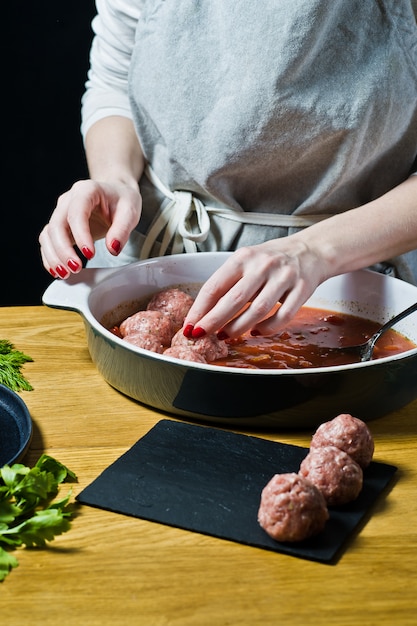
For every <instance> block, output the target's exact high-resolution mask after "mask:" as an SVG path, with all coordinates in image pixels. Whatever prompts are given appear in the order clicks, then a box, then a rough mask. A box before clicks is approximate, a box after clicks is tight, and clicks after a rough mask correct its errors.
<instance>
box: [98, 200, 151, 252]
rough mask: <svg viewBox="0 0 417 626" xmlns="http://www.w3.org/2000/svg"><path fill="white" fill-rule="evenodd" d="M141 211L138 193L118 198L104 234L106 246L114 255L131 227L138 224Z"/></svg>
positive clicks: (121, 247)
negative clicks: (108, 226) (109, 223)
mask: <svg viewBox="0 0 417 626" xmlns="http://www.w3.org/2000/svg"><path fill="white" fill-rule="evenodd" d="M141 211H142V198H141V196H140V194H134V195H131V194H127V195H126V196H123V197H121V198H119V199H118V201H117V204H116V210H115V212H114V216H112V222H111V225H110V228H109V230H108V231H107V234H106V247H107V249H108V250H109V252H110V253H111V254H113V255H115V256H117V255H118V254H119V252H120V251H121V250H122V249H123V247H124V246H125V245H126V243H127V241H128V239H129V236H130V234H131V232H132V231H133V229H134V228H135V227H136V226H137V225H138V223H139V219H140V215H141Z"/></svg>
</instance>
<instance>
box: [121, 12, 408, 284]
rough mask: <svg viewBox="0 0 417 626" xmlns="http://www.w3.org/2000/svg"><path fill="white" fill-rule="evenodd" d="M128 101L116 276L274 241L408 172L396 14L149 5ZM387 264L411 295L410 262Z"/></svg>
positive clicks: (403, 42) (404, 51) (404, 32)
mask: <svg viewBox="0 0 417 626" xmlns="http://www.w3.org/2000/svg"><path fill="white" fill-rule="evenodd" d="M129 87H130V99H131V106H132V111H133V117H134V121H135V124H136V128H137V132H138V136H139V139H140V141H141V144H142V147H143V150H144V154H145V157H146V159H147V162H148V164H149V168H148V169H147V171H146V174H145V176H144V177H143V180H142V181H141V190H142V194H143V215H142V218H141V221H140V224H139V226H138V230H137V231H136V232H135V233H134V234H133V235H132V237H131V240H130V242H129V244H128V245H127V246H126V248H125V250H124V251H123V253H122V255H121V256H120V257H119V258H118V260H117V262H118V263H120V264H121V263H127V262H131V261H133V260H136V259H137V258H145V257H148V256H155V255H159V254H166V253H169V252H171V253H172V252H173V253H176V252H182V251H183V250H184V251H186V252H187V251H191V250H232V249H236V248H237V247H240V246H243V245H252V244H256V243H260V242H262V241H265V240H266V239H272V238H277V237H281V236H286V235H288V234H289V233H292V232H295V231H296V230H298V229H300V228H304V227H306V226H309V225H311V224H313V223H315V222H317V221H319V220H321V219H323V218H326V217H328V216H330V215H333V214H335V213H340V212H343V211H346V210H348V209H350V208H353V207H356V206H360V205H362V204H364V203H366V202H368V201H370V200H372V199H374V198H377V197H379V196H381V195H382V194H383V193H385V192H386V191H388V190H389V189H391V188H393V187H395V186H396V185H398V184H399V183H400V182H402V181H403V180H405V179H406V178H407V177H408V175H409V174H410V172H411V171H412V169H413V164H414V162H415V159H416V153H417V29H416V23H415V20H414V16H413V13H412V9H411V4H410V3H409V2H407V1H406V0H379V1H378V0H366V1H365V2H364V0H332V1H331V2H330V1H329V0H265V1H264V0H259V1H257V2H254V1H253V0H251V1H249V0H240V1H239V2H232V1H231V0H201V1H198V2H197V1H195V0H181V1H178V0H177V1H174V0H165V1H164V0H159V1H155V0H152V1H149V2H145V3H144V10H143V15H142V16H141V19H140V22H139V23H138V26H137V32H136V41H135V48H134V51H133V57H132V62H131V69H130V76H129ZM414 167H415V166H414ZM416 209H417V206H416ZM416 247H417V244H416ZM387 261H388V263H387V266H388V267H391V266H394V267H395V268H396V270H397V274H399V275H400V276H401V277H402V278H404V279H406V280H409V281H412V282H416V283H417V252H415V253H414V252H413V253H410V254H408V255H403V256H402V257H401V258H398V259H390V260H387Z"/></svg>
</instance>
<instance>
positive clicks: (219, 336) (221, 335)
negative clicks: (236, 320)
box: [217, 330, 229, 341]
mask: <svg viewBox="0 0 417 626" xmlns="http://www.w3.org/2000/svg"><path fill="white" fill-rule="evenodd" d="M217 339H219V340H220V341H226V339H229V335H228V334H227V333H226V332H225V331H224V330H220V331H219V332H218V333H217Z"/></svg>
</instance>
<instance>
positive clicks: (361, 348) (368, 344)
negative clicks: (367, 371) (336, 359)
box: [325, 302, 417, 362]
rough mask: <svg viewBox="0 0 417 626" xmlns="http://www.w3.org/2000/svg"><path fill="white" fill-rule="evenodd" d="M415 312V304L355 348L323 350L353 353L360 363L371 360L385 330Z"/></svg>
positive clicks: (395, 316)
mask: <svg viewBox="0 0 417 626" xmlns="http://www.w3.org/2000/svg"><path fill="white" fill-rule="evenodd" d="M415 311H417V302H415V303H414V304H412V305H411V306H409V307H408V308H407V309H405V310H404V311H402V312H401V313H398V315H394V317H392V318H391V319H390V320H388V321H387V322H385V324H383V325H382V326H381V328H379V329H378V330H377V331H376V333H374V334H373V335H372V337H370V338H369V339H368V340H367V341H365V343H361V344H358V345H356V346H341V347H339V348H325V350H326V351H328V352H335V351H336V352H350V353H352V352H353V353H354V354H356V355H358V356H359V357H360V361H361V362H362V361H370V360H371V358H372V353H373V351H374V348H375V344H376V342H377V341H378V339H379V338H380V336H381V335H382V334H383V333H384V332H385V331H386V330H388V329H389V328H391V327H392V326H394V325H395V324H397V323H398V322H399V321H400V320H402V319H404V317H407V316H408V315H411V313H414V312H415Z"/></svg>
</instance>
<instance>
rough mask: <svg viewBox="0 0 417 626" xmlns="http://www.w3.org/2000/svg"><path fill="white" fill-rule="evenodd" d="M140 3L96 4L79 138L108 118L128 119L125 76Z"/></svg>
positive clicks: (130, 0)
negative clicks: (119, 117)
mask: <svg viewBox="0 0 417 626" xmlns="http://www.w3.org/2000/svg"><path fill="white" fill-rule="evenodd" d="M142 2H143V0H97V2H96V6H97V15H96V16H95V17H94V19H93V21H92V30H93V34H94V36H93V41H92V44H91V50H90V67H89V70H88V74H87V81H86V84H85V92H84V94H83V96H82V99H81V134H82V137H83V139H84V140H85V137H86V134H87V132H88V130H89V128H91V126H92V125H93V124H94V123H95V122H97V121H98V120H100V119H103V118H105V117H108V116H110V115H121V116H123V117H127V118H130V119H132V113H131V109H130V103H129V95H128V73H129V66H130V59H131V55H132V51H133V46H134V42H135V33H136V25H137V22H138V19H139V18H140V15H141V6H142Z"/></svg>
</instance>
